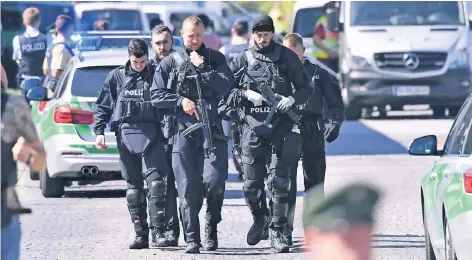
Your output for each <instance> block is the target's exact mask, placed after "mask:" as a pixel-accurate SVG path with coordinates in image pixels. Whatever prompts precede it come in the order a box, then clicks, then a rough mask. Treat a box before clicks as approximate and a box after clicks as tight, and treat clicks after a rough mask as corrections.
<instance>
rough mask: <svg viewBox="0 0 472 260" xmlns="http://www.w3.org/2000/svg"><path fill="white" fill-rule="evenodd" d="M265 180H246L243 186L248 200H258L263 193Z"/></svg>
mask: <svg viewBox="0 0 472 260" xmlns="http://www.w3.org/2000/svg"><path fill="white" fill-rule="evenodd" d="M263 187H264V182H262V181H250V180H245V181H244V186H243V192H244V197H246V199H247V200H248V201H251V202H258V201H259V198H260V197H261V194H262V189H263Z"/></svg>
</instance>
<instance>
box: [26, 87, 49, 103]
mask: <svg viewBox="0 0 472 260" xmlns="http://www.w3.org/2000/svg"><path fill="white" fill-rule="evenodd" d="M48 96H49V95H48V89H47V88H45V87H36V88H32V89H30V90H28V92H27V93H26V98H27V99H28V100H34V101H49V97H48Z"/></svg>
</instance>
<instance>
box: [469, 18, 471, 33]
mask: <svg viewBox="0 0 472 260" xmlns="http://www.w3.org/2000/svg"><path fill="white" fill-rule="evenodd" d="M469 30H470V31H472V20H469Z"/></svg>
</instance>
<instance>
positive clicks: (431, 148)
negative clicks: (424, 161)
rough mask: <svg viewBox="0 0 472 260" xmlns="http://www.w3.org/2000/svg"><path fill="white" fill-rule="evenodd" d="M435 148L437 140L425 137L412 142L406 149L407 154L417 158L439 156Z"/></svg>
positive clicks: (431, 136) (434, 137)
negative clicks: (417, 156)
mask: <svg viewBox="0 0 472 260" xmlns="http://www.w3.org/2000/svg"><path fill="white" fill-rule="evenodd" d="M437 147H438V138H437V137H436V136H435V135H427V136H423V137H419V138H416V139H415V140H413V142H411V144H410V147H409V148H408V153H409V154H410V155H419V156H428V155H440V152H438V148H437Z"/></svg>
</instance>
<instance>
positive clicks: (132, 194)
mask: <svg viewBox="0 0 472 260" xmlns="http://www.w3.org/2000/svg"><path fill="white" fill-rule="evenodd" d="M126 201H127V202H128V204H129V205H130V206H141V205H142V204H143V203H145V202H146V196H145V194H144V191H142V190H138V189H128V190H127V191H126Z"/></svg>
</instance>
